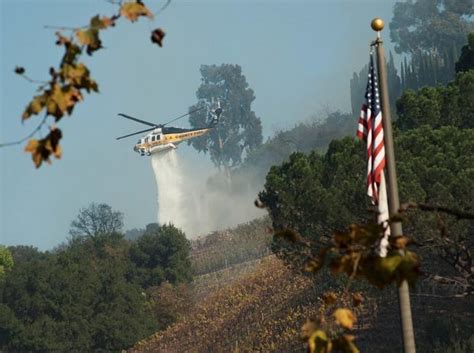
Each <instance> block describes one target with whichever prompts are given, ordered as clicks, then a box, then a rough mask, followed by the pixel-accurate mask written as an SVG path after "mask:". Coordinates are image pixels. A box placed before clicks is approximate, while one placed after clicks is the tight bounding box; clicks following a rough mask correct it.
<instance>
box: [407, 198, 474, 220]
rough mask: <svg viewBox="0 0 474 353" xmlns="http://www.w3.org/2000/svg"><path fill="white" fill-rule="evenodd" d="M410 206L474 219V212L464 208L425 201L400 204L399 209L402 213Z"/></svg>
mask: <svg viewBox="0 0 474 353" xmlns="http://www.w3.org/2000/svg"><path fill="white" fill-rule="evenodd" d="M410 208H417V209H419V210H421V211H429V212H442V213H446V214H449V215H451V216H454V217H456V218H457V219H472V220H474V213H470V212H466V211H462V210H453V209H451V208H447V207H443V206H431V205H426V204H423V203H416V202H407V203H404V204H402V205H401V206H400V209H399V210H398V211H399V212H400V213H403V212H405V211H407V210H408V209H410Z"/></svg>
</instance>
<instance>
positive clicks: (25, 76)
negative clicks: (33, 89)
mask: <svg viewBox="0 0 474 353" xmlns="http://www.w3.org/2000/svg"><path fill="white" fill-rule="evenodd" d="M18 75H19V76H21V77H23V78H24V79H25V80H27V81H28V82H31V83H36V84H41V85H42V86H41V87H44V86H46V85H47V84H48V83H49V81H41V80H34V79H32V78H31V77H29V76H27V75H26V74H18Z"/></svg>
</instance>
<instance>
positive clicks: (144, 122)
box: [118, 113, 159, 127]
mask: <svg viewBox="0 0 474 353" xmlns="http://www.w3.org/2000/svg"><path fill="white" fill-rule="evenodd" d="M118 115H120V116H123V117H124V118H127V119H130V120H134V121H136V122H138V123H142V124H145V125H148V126H153V127H158V126H159V125H157V124H153V123H150V122H148V121H145V120H140V119H137V118H134V117H133V116H130V115H127V114H122V113H119V114H118Z"/></svg>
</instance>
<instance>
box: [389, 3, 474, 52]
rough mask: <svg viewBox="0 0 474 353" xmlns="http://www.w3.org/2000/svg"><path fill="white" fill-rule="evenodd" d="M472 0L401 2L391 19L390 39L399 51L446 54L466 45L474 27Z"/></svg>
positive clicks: (395, 6)
mask: <svg viewBox="0 0 474 353" xmlns="http://www.w3.org/2000/svg"><path fill="white" fill-rule="evenodd" d="M472 14H474V6H473V3H472V0H415V1H413V0H411V1H406V2H397V3H396V4H395V5H394V7H393V18H392V21H391V22H390V38H391V40H392V41H393V42H395V51H396V52H397V53H407V54H416V53H417V52H418V51H423V52H425V53H432V54H436V55H439V56H442V55H443V54H444V53H445V52H448V51H450V50H452V48H453V45H454V47H455V48H457V49H459V48H461V46H462V45H463V44H464V41H465V38H466V35H467V34H468V33H469V32H471V31H472V30H473V28H474V23H473V22H472V20H471V18H470V16H471V15H472Z"/></svg>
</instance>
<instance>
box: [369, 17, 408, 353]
mask: <svg viewBox="0 0 474 353" xmlns="http://www.w3.org/2000/svg"><path fill="white" fill-rule="evenodd" d="M383 26H384V23H383V21H382V19H380V18H375V19H374V20H373V21H372V23H371V27H372V29H373V30H374V31H376V32H377V39H376V40H375V41H374V43H373V44H374V45H375V47H376V49H377V71H378V74H379V82H380V98H381V104H382V121H383V131H384V144H385V158H386V167H387V182H388V187H387V195H388V209H389V215H390V216H393V215H394V214H396V213H398V210H399V208H400V201H399V199H398V184H397V170H396V167H395V152H394V148H393V135H392V121H391V117H390V102H389V96H388V85H387V73H386V66H385V54H384V49H383V41H382V39H381V36H380V32H381V31H382V29H383ZM390 232H391V235H392V236H398V235H402V234H403V232H402V224H401V223H400V222H392V223H391V224H390ZM398 301H399V305H400V317H401V326H402V337H403V347H404V351H405V353H415V352H416V348H415V335H414V332H413V322H412V317H411V306H410V292H409V288H408V283H407V281H406V280H404V281H402V283H401V284H400V286H399V287H398Z"/></svg>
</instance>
